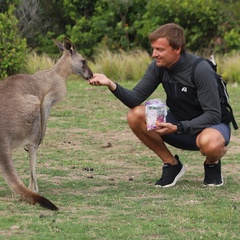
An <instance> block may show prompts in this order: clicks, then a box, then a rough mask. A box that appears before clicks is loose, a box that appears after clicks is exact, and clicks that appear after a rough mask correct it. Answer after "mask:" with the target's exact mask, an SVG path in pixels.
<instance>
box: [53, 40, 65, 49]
mask: <svg viewBox="0 0 240 240" xmlns="http://www.w3.org/2000/svg"><path fill="white" fill-rule="evenodd" d="M53 41H54V42H55V44H56V45H57V47H58V49H59V51H60V52H63V50H64V46H63V44H62V43H61V42H59V41H57V40H56V39H53Z"/></svg>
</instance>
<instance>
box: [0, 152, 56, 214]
mask: <svg viewBox="0 0 240 240" xmlns="http://www.w3.org/2000/svg"><path fill="white" fill-rule="evenodd" d="M0 167H1V170H2V173H3V177H4V179H5V180H6V182H7V184H8V185H9V186H10V188H11V189H12V190H13V191H14V192H15V193H16V194H18V195H20V196H21V198H22V199H23V200H24V201H26V202H28V203H30V204H40V205H41V206H42V207H44V208H47V209H50V210H52V211H57V210H59V209H58V207H56V206H55V205H54V204H53V203H52V202H51V201H50V200H48V199H47V198H45V197H42V196H40V195H39V194H37V193H34V192H32V191H31V190H30V189H28V188H27V187H26V186H25V185H24V183H23V182H22V181H21V179H20V178H19V177H18V174H17V172H16V169H15V167H14V165H13V161H12V157H11V154H2V153H0Z"/></svg>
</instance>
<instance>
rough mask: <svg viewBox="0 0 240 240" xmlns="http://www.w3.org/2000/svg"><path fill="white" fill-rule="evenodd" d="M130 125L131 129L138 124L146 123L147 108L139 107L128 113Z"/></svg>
mask: <svg viewBox="0 0 240 240" xmlns="http://www.w3.org/2000/svg"><path fill="white" fill-rule="evenodd" d="M127 121H128V125H129V126H130V127H131V126H132V125H135V124H136V122H142V121H145V108H144V106H137V107H135V108H132V109H130V110H129V111H128V114H127Z"/></svg>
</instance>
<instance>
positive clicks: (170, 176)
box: [155, 155, 186, 188]
mask: <svg viewBox="0 0 240 240" xmlns="http://www.w3.org/2000/svg"><path fill="white" fill-rule="evenodd" d="M175 158H176V159H177V161H178V164H177V165H172V164H170V163H164V165H163V168H162V177H161V178H160V179H159V180H158V181H157V182H156V183H155V187H165V188H167V187H172V186H174V185H175V184H176V183H177V181H178V179H179V178H180V177H182V176H183V174H184V173H185V172H186V169H185V166H184V165H182V163H181V162H180V161H179V157H178V156H177V155H176V156H175Z"/></svg>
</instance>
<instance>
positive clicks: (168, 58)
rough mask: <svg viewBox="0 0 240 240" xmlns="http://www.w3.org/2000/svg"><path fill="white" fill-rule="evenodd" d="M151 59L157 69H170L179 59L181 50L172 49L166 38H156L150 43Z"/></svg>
mask: <svg viewBox="0 0 240 240" xmlns="http://www.w3.org/2000/svg"><path fill="white" fill-rule="evenodd" d="M151 47H152V57H153V58H155V60H156V64H157V66H158V67H166V68H169V67H171V66H172V65H173V64H174V63H176V62H177V60H178V59H179V58H180V52H181V48H180V49H178V50H176V49H173V48H172V47H171V46H170V45H169V42H168V40H167V39H166V38H158V39H157V40H155V41H153V42H152V43H151Z"/></svg>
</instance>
